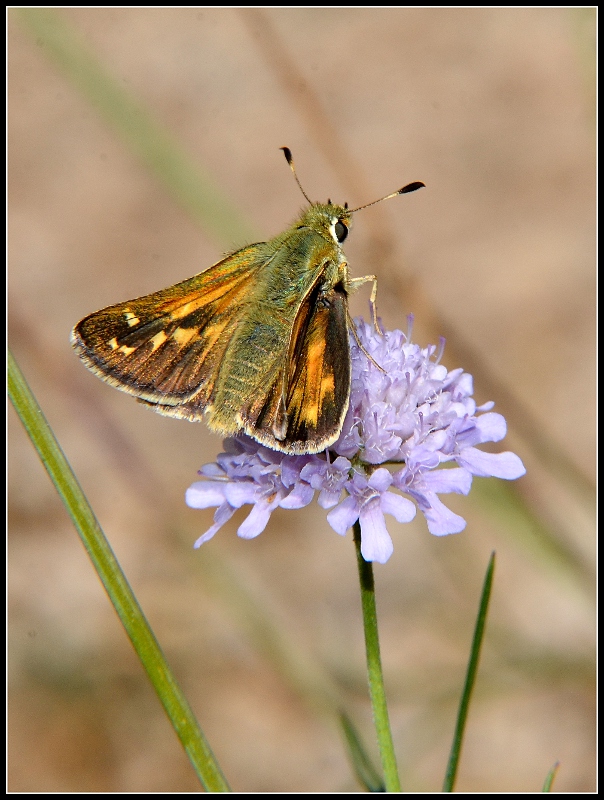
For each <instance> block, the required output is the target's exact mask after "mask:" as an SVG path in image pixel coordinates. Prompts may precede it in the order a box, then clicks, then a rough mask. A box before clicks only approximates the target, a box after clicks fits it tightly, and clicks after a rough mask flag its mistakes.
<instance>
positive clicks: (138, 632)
mask: <svg viewBox="0 0 604 800" xmlns="http://www.w3.org/2000/svg"><path fill="white" fill-rule="evenodd" d="M8 389H9V397H10V400H11V402H12V404H13V406H14V407H15V410H16V412H17V414H18V415H19V418H20V419H21V422H22V423H23V426H24V427H25V430H26V431H27V434H28V436H29V438H30V439H31V441H32V444H33V445H34V447H35V448H36V450H37V451H38V455H39V457H40V460H41V461H42V464H43V465H44V467H45V468H46V471H47V472H48V474H49V476H50V479H51V480H52V482H53V483H54V485H55V488H56V490H57V492H58V493H59V496H60V497H61V500H62V501H63V503H64V505H65V508H66V509H67V511H68V512H69V515H70V516H71V518H72V520H73V523H74V525H75V527H76V529H77V531H78V533H79V535H80V538H81V540H82V542H83V544H84V547H85V548H86V550H87V552H88V555H89V556H90V559H91V561H92V563H93V564H94V567H95V569H96V571H97V573H98V575H99V578H100V579H101V581H102V583H103V585H104V587H105V589H106V591H107V594H108V595H109V598H110V600H111V602H112V603H113V606H114V608H115V610H116V611H117V613H118V616H119V618H120V619H121V621H122V624H123V625H124V628H125V629H126V633H127V634H128V637H129V638H130V641H131V642H132V644H133V646H134V649H135V650H136V652H137V654H138V656H139V658H140V660H141V662H142V664H143V667H144V668H145V671H146V672H147V675H148V676H149V679H150V681H151V683H152V684H153V687H154V688H155V691H156V692H157V694H158V696H159V699H160V700H161V702H162V705H163V707H164V709H165V710H166V713H167V714H168V717H169V719H170V722H171V723H172V726H173V728H174V730H175V731H176V734H177V736H178V738H179V739H180V741H181V742H182V745H183V747H184V749H185V751H186V753H187V755H188V757H189V759H190V761H191V763H192V765H193V767H194V769H195V771H196V772H197V775H198V776H199V779H200V781H201V783H202V784H203V786H204V787H205V788H206V789H207V790H208V791H213V792H224V791H229V787H228V784H227V782H226V780H225V778H224V776H223V774H222V772H221V770H220V767H219V766H218V764H217V762H216V759H215V758H214V755H213V754H212V751H211V749H210V746H209V744H208V743H207V741H206V739H205V737H204V735H203V733H202V731H201V729H200V728H199V724H198V722H197V720H196V719H195V717H194V716H193V712H192V711H191V708H190V706H189V704H188V702H187V700H186V698H185V696H184V695H183V693H182V691H181V689H180V687H179V686H178V684H177V683H176V680H175V678H174V676H173V675H172V672H171V670H170V667H169V666H168V663H167V661H166V659H165V656H164V654H163V653H162V651H161V648H160V646H159V644H158V642H157V640H156V639H155V636H154V635H153V632H152V631H151V628H150V627H149V624H148V622H147V620H146V619H145V616H144V614H143V612H142V610H141V608H140V606H139V605H138V602H137V601H136V598H135V596H134V594H133V593H132V589H131V588H130V586H129V585H128V581H127V580H126V577H125V575H124V573H123V572H122V570H121V568H120V566H119V564H118V562H117V560H116V558H115V555H114V554H113V551H112V550H111V547H110V545H109V542H108V541H107V539H106V538H105V535H104V533H103V531H102V530H101V527H100V525H99V523H98V521H97V519H96V517H95V516H94V512H93V511H92V509H91V507H90V505H89V503H88V500H87V499H86V497H85V495H84V493H83V491H82V489H81V488H80V485H79V484H78V481H77V479H76V477H75V475H74V474H73V471H72V469H71V467H70V466H69V463H68V462H67V459H66V458H65V456H64V454H63V451H62V450H61V448H60V446H59V444H58V442H57V440H56V438H55V436H54V434H53V432H52V430H51V429H50V426H49V425H48V422H47V421H46V419H45V418H44V415H43V413H42V410H41V408H40V406H39V405H38V403H37V401H36V399H35V397H34V396H33V394H32V392H31V390H30V388H29V386H28V385H27V382H26V381H25V378H24V377H23V374H22V373H21V370H20V369H19V367H18V365H17V363H16V362H15V360H14V359H13V357H12V354H11V353H10V351H9V353H8Z"/></svg>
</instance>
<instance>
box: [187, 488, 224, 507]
mask: <svg viewBox="0 0 604 800" xmlns="http://www.w3.org/2000/svg"><path fill="white" fill-rule="evenodd" d="M226 485H227V484H226V483H219V482H218V481H196V482H195V483H192V484H191V485H190V486H189V488H188V489H187V491H186V492H185V503H186V504H187V505H188V506H189V507H190V508H209V507H210V506H219V505H220V504H221V503H223V502H224V489H225V486H226Z"/></svg>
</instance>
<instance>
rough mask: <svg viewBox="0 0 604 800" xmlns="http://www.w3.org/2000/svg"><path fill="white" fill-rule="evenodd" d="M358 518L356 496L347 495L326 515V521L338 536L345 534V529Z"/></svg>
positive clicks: (350, 526)
mask: <svg viewBox="0 0 604 800" xmlns="http://www.w3.org/2000/svg"><path fill="white" fill-rule="evenodd" d="M358 518H359V507H358V503H357V499H356V497H351V496H348V497H347V498H346V499H345V500H342V502H341V503H340V505H339V506H336V507H335V508H334V509H332V510H331V511H330V512H329V514H328V515H327V522H329V524H330V525H331V527H332V528H333V529H334V531H335V532H336V533H339V534H340V536H346V531H347V530H348V529H349V528H352V526H353V525H354V523H355V522H356V521H357V519H358Z"/></svg>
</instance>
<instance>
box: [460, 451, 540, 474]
mask: <svg viewBox="0 0 604 800" xmlns="http://www.w3.org/2000/svg"><path fill="white" fill-rule="evenodd" d="M455 460H456V461H457V463H458V464H460V465H461V466H464V467H466V469H468V470H469V471H470V472H471V473H472V474H473V475H478V476H480V477H483V478H490V477H493V478H505V479H506V480H508V481H512V480H515V479H516V478H520V477H522V475H524V474H525V473H526V469H525V467H524V464H523V463H522V461H521V460H520V459H519V458H518V456H517V455H516V454H515V453H510V452H506V453H485V452H483V451H482V450H478V449H477V448H476V447H465V448H464V449H463V450H462V452H461V453H460V454H459V455H458V456H457V458H456V459H455Z"/></svg>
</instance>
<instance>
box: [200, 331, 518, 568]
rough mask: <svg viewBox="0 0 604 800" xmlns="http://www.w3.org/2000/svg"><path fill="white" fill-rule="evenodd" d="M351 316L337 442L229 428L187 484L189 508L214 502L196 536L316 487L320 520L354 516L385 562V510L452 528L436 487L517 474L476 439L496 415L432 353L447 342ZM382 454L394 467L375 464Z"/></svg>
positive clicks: (261, 524) (367, 552)
mask: <svg viewBox="0 0 604 800" xmlns="http://www.w3.org/2000/svg"><path fill="white" fill-rule="evenodd" d="M410 321H411V318H410ZM355 324H356V328H357V334H358V337H359V340H360V342H361V344H362V347H363V349H361V348H360V347H359V346H358V344H357V343H356V341H355V340H354V338H353V337H351V359H352V383H351V392H350V404H349V407H348V412H347V415H346V419H345V421H344V425H343V428H342V434H341V436H340V438H339V439H338V441H337V442H336V443H335V444H334V445H333V446H332V447H331V448H330V449H329V450H327V451H325V452H324V453H320V454H318V455H309V456H289V455H285V454H284V453H278V452H276V451H273V450H270V449H268V448H266V447H263V446H262V445H260V444H258V443H256V442H254V441H252V440H251V439H249V438H247V437H244V436H243V437H238V438H237V439H227V440H226V442H225V451H226V452H224V453H221V454H220V455H219V456H218V459H217V462H216V463H215V464H208V465H206V466H204V467H203V468H202V469H201V470H200V474H201V475H202V476H203V477H204V478H205V480H203V481H198V482H197V483H194V484H193V485H192V486H191V487H190V488H189V489H188V490H187V495H186V502H187V504H188V505H189V506H191V507H192V508H208V507H210V506H217V507H218V508H217V510H216V513H215V514H214V525H212V527H211V528H210V529H209V530H208V531H206V533H205V534H204V535H203V536H202V537H201V538H200V539H198V540H197V542H196V547H198V546H199V545H201V544H203V542H206V541H208V539H210V538H211V537H212V536H213V535H214V534H215V533H216V531H217V530H218V529H219V528H220V527H222V525H224V523H225V522H226V521H227V520H228V519H229V518H230V517H231V516H232V515H233V514H234V512H235V510H236V509H237V508H240V507H241V506H242V505H245V504H251V505H252V510H251V511H250V514H249V515H248V517H247V519H246V520H245V521H244V522H243V523H242V524H241V525H240V527H239V530H238V535H239V536H242V537H244V538H252V537H254V536H258V534H260V533H261V532H262V531H263V530H264V528H265V527H266V524H267V522H268V520H269V517H270V515H271V513H272V511H273V510H274V509H275V508H277V506H280V507H281V508H302V507H303V506H305V505H308V504H309V503H310V502H311V501H312V498H313V496H314V493H315V491H317V492H319V495H318V502H319V505H320V506H321V507H322V508H325V509H331V510H330V511H329V513H328V514H327V521H328V523H329V524H330V525H331V527H332V528H333V529H334V530H335V531H336V533H339V534H341V535H344V534H345V533H346V531H347V530H348V529H349V528H350V527H351V526H352V525H353V524H354V523H355V522H356V521H357V520H358V521H359V523H360V526H361V552H362V554H363V557H364V558H365V560H366V561H378V562H379V563H384V562H386V561H387V560H388V559H389V558H390V555H391V554H392V550H393V545H392V539H391V538H390V535H389V533H388V531H387V529H386V523H385V519H384V514H390V515H392V516H394V517H395V519H397V520H398V521H399V522H409V521H410V520H412V519H413V517H414V516H415V513H416V507H417V508H419V510H420V511H421V512H422V513H423V515H424V517H425V518H426V521H427V524H428V529H429V531H430V532H431V533H433V534H435V535H436V536H443V535H445V534H449V533H458V532H459V531H461V530H463V529H464V528H465V525H466V523H465V520H464V519H463V518H462V517H460V516H458V515H457V514H454V513H453V512H452V511H451V510H450V509H448V508H447V507H446V506H445V505H444V504H443V503H442V502H441V500H440V499H439V497H438V495H439V494H447V493H450V492H455V493H457V494H468V492H469V491H470V487H471V484H472V477H473V476H474V475H477V476H481V477H488V476H494V477H499V478H505V479H506V480H513V479H515V478H519V477H521V476H522V475H524V473H525V469H524V466H523V464H522V461H521V460H520V459H519V458H518V456H516V455H515V454H514V453H510V452H506V453H498V454H493V453H485V452H484V451H482V450H480V449H478V447H477V445H480V444H483V443H485V442H498V441H500V440H501V439H503V437H504V436H505V433H506V424H505V420H504V418H503V417H502V416H501V414H496V413H493V412H492V411H491V409H492V407H493V403H485V404H484V405H482V406H480V407H477V406H476V403H475V402H474V400H473V398H472V391H473V386H472V376H471V375H469V374H468V373H465V372H463V370H461V369H456V370H452V371H451V372H448V371H447V369H446V368H445V367H444V366H443V365H441V364H440V357H441V355H442V350H443V346H444V342H441V347H440V349H439V352H438V353H437V348H436V347H434V346H430V347H426V348H420V347H419V346H418V345H416V344H413V343H411V342H410V341H409V335H407V336H406V335H405V334H404V333H403V332H402V331H399V330H395V331H387V332H386V333H384V334H378V333H376V332H375V331H374V329H373V327H372V326H370V325H369V324H367V323H366V322H364V321H363V320H362V319H359V320H356V321H355ZM363 350H364V351H365V352H364V351H363ZM367 354H369V356H371V359H369V358H367ZM435 354H436V355H435ZM378 364H379V366H380V367H381V369H380V368H379V367H378V366H377V365H378ZM386 463H387V464H388V465H389V466H390V467H397V466H398V465H400V468H399V469H396V468H395V469H393V471H390V470H389V469H386V467H385V466H380V465H384V464H386ZM449 464H450V466H447V467H444V466H441V465H449ZM454 464H455V465H456V466H453V465H454ZM343 492H344V495H345V496H344V498H343V499H342V493H343ZM412 501H414V502H412Z"/></svg>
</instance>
